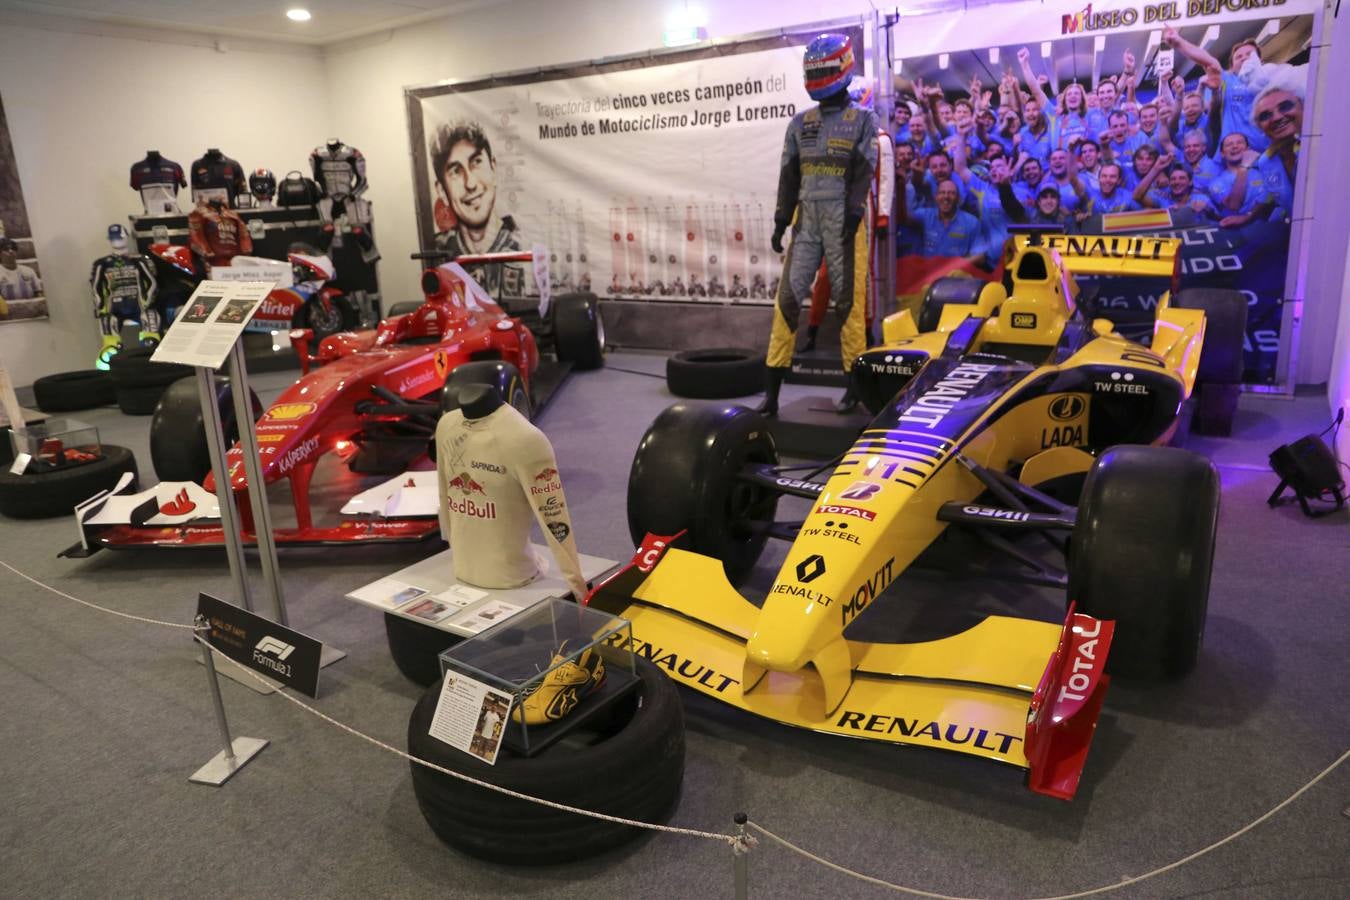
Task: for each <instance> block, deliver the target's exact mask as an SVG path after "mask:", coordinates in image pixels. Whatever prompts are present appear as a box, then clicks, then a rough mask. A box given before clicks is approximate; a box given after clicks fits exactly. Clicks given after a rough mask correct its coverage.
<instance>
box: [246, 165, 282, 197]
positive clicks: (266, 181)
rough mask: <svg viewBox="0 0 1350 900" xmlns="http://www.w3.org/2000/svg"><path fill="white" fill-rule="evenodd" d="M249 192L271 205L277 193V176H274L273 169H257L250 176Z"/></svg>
mask: <svg viewBox="0 0 1350 900" xmlns="http://www.w3.org/2000/svg"><path fill="white" fill-rule="evenodd" d="M248 190H249V193H251V194H252V195H253V196H254V198H255V199H257V200H259V201H260V202H261V201H267V202H269V203H270V202H271V200H272V198H273V197H274V196H276V193H277V176H275V175H273V174H272V170H271V169H255V170H254V172H253V174H252V175H250V176H248Z"/></svg>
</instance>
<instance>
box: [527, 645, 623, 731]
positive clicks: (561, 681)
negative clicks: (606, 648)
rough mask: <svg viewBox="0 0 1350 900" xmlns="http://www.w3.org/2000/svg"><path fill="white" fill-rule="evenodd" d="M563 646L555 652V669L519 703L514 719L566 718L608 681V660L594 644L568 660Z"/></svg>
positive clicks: (545, 721)
mask: <svg viewBox="0 0 1350 900" xmlns="http://www.w3.org/2000/svg"><path fill="white" fill-rule="evenodd" d="M563 651H564V647H559V648H558V652H557V653H555V654H554V655H553V661H552V662H551V663H550V666H552V667H553V668H552V669H551V670H550V671H549V673H548V674H547V675H545V676H544V678H543V680H541V681H540V682H539V684H537V685H535V687H534V688H533V689H532V690H531V691H530V692H529V693H528V694H526V695H525V696H524V697H522V698H521V700H520V702H519V703H518V704H517V705H516V708H515V709H514V710H513V711H512V712H511V718H513V719H515V720H516V721H517V722H520V721H522V716H523V717H524V718H523V721H524V723H525V724H526V725H547V724H548V723H550V722H557V721H558V720H560V719H562V718H565V717H566V716H567V714H568V713H570V712H571V711H572V710H574V709H576V707H577V704H578V703H580V702H581V701H582V699H583V698H585V697H586V696H588V695H589V694H591V693H593V692H594V691H595V689H596V688H598V687H600V685H601V684H602V683H603V682H604V680H605V661H604V660H602V659H601V658H600V654H599V653H596V652H595V648H594V647H587V648H586V649H585V650H583V651H581V654H580V655H579V656H578V657H577V658H576V659H575V660H572V659H568V658H567V657H566V656H565V655H564V653H563Z"/></svg>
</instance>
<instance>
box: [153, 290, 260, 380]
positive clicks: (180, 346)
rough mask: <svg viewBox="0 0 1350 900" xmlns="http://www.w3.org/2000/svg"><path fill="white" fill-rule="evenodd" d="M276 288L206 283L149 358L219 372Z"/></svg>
mask: <svg viewBox="0 0 1350 900" xmlns="http://www.w3.org/2000/svg"><path fill="white" fill-rule="evenodd" d="M273 287H275V285H274V283H273V282H271V281H236V282H228V283H227V282H223V281H203V282H202V283H201V284H199V285H197V289H196V290H195V291H193V292H192V296H191V297H189V298H188V301H187V303H185V304H184V305H183V308H182V309H181V310H180V311H179V313H178V318H176V319H174V320H173V324H172V325H170V326H169V330H168V331H167V332H165V334H164V340H163V341H161V342H160V344H159V347H157V348H156V349H155V352H154V355H153V356H151V357H150V359H151V360H152V361H153V362H172V363H182V364H183V365H185V366H205V367H206V368H208V369H219V368H220V367H221V366H222V365H224V363H225V358H226V357H227V356H229V354H230V350H231V348H233V347H234V344H235V342H236V341H238V340H239V336H240V335H242V334H243V333H244V326H245V325H247V324H248V320H249V319H251V318H253V314H254V313H255V312H256V311H257V309H258V306H259V305H261V303H262V302H263V301H264V300H266V299H267V295H268V294H269V293H271V291H272V288H273Z"/></svg>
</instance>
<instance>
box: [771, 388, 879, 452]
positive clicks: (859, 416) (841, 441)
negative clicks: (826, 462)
mask: <svg viewBox="0 0 1350 900" xmlns="http://www.w3.org/2000/svg"><path fill="white" fill-rule="evenodd" d="M840 393H841V394H842V393H843V388H840ZM838 399H839V398H838V397H833V396H811V397H804V398H802V399H800V400H794V401H792V402H791V403H785V404H783V406H782V408H781V409H780V410H779V412H778V416H777V417H776V418H773V419H769V420H768V421H769V429H770V430H771V431H772V432H773V439H774V443H775V444H777V445H778V452H779V453H781V454H782V455H783V456H800V457H805V458H807V459H832V458H833V457H836V456H838V455H839V454H841V453H843V452H844V451H846V450H848V448H849V447H851V446H853V442H854V440H856V439H857V437H858V434H859V432H861V431H862V430H863V429H864V428H866V427H867V424H868V423H869V422H871V421H872V416H871V414H870V413H868V412H867V410H866V409H865V408H864V407H863V406H862V405H861V404H859V405H858V407H857V408H856V409H855V411H854V412H851V413H845V414H843V415H840V414H839V413H837V412H835V411H834V402H835V401H836V400H838Z"/></svg>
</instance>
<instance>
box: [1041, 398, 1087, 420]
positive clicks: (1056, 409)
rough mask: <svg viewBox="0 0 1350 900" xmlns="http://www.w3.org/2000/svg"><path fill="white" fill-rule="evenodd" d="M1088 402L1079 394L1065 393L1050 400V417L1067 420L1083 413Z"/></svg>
mask: <svg viewBox="0 0 1350 900" xmlns="http://www.w3.org/2000/svg"><path fill="white" fill-rule="evenodd" d="M1085 405H1086V404H1085V403H1084V402H1083V398H1082V397H1079V396H1078V395H1077V394H1063V395H1061V396H1059V397H1056V398H1055V399H1053V400H1051V401H1050V418H1052V419H1054V420H1055V421H1056V422H1067V421H1069V420H1070V419H1076V418H1078V417H1079V416H1081V415H1082V414H1083V407H1084V406H1085Z"/></svg>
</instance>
